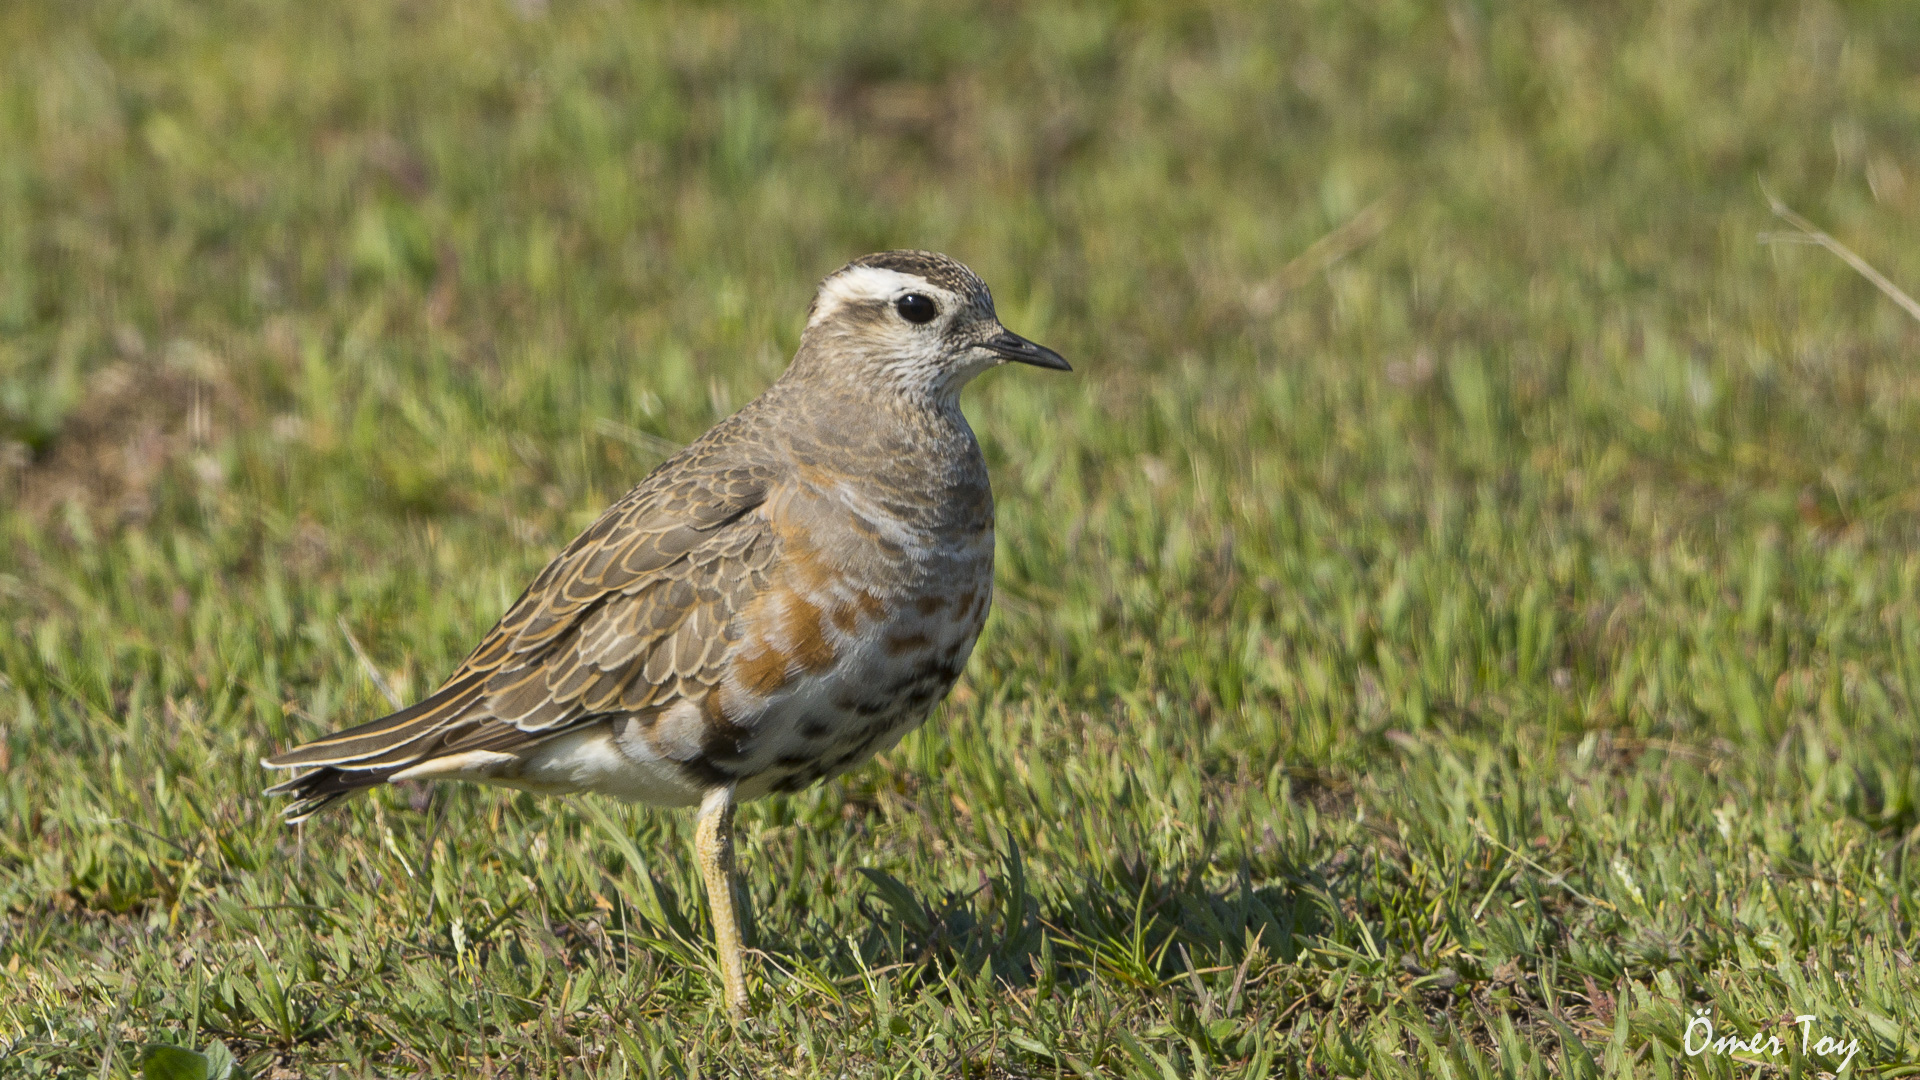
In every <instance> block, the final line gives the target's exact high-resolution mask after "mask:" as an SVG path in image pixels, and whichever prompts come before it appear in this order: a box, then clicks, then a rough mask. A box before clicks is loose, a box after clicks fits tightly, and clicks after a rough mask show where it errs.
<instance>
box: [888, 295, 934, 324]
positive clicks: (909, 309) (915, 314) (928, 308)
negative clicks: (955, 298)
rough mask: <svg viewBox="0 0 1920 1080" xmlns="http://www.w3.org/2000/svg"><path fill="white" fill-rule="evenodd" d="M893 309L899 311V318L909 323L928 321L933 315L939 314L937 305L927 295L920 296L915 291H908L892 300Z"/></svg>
mask: <svg viewBox="0 0 1920 1080" xmlns="http://www.w3.org/2000/svg"><path fill="white" fill-rule="evenodd" d="M893 309H894V310H895V311H898V312H899V313H900V317H901V318H903V319H905V320H907V321H908V322H910V323H930V322H932V321H933V317H934V316H935V315H938V314H940V308H939V306H938V305H936V304H935V303H934V302H933V301H932V300H931V299H929V298H928V297H925V296H922V295H920V294H919V293H917V292H910V293H908V294H907V295H905V296H903V297H901V298H900V299H898V300H895V301H894V302H893Z"/></svg>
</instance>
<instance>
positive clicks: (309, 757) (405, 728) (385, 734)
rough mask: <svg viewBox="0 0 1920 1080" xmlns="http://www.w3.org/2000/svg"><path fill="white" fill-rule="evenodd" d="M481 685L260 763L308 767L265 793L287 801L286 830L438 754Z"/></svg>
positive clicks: (476, 680)
mask: <svg viewBox="0 0 1920 1080" xmlns="http://www.w3.org/2000/svg"><path fill="white" fill-rule="evenodd" d="M486 680H487V676H486V674H485V673H484V672H475V673H473V674H470V675H467V676H465V677H464V678H460V679H456V680H455V681H453V682H450V683H448V684H447V685H445V686H443V687H441V688H440V689H439V690H436V691H435V692H434V693H432V694H430V695H428V697H427V698H426V699H425V700H423V701H421V702H420V703H418V704H416V705H412V706H409V707H407V708H405V709H401V710H400V711H399V712H397V713H394V714H393V715H391V716H383V717H381V718H380V719H378V720H375V721H373V722H371V723H366V724H361V725H360V726H359V727H354V728H348V729H347V730H345V731H336V732H334V733H333V734H331V735H326V736H322V737H321V738H318V739H315V740H314V741H312V742H310V743H307V744H305V745H304V746H296V747H294V748H293V749H291V750H289V751H287V752H286V753H284V754H276V755H274V756H273V757H270V758H264V759H262V760H261V762H260V764H262V765H265V766H266V767H267V768H270V769H294V768H299V767H301V766H312V767H313V768H312V770H311V771H309V772H305V773H301V774H300V775H299V776H296V777H294V778H292V779H291V780H287V781H285V782H283V783H279V784H275V785H274V786H273V787H270V788H268V789H267V790H266V792H265V793H266V794H268V795H291V796H292V797H293V802H292V803H290V804H289V805H288V806H287V808H286V809H285V810H284V811H283V813H284V814H285V815H286V819H287V823H288V824H290V825H291V824H295V823H297V822H301V821H305V820H306V819H307V818H309V817H312V816H313V815H314V814H315V813H317V812H319V811H320V810H321V809H323V808H325V807H327V806H329V805H331V804H333V803H335V802H337V801H339V800H341V799H344V798H346V797H347V796H348V795H351V794H353V793H354V792H356V791H358V790H360V789H361V788H368V787H373V786H374V785H376V784H384V783H386V782H387V778H388V777H390V776H392V775H393V774H394V773H397V772H399V771H400V770H402V769H404V768H406V767H407V766H409V765H412V764H414V763H416V762H418V761H420V760H421V759H422V758H427V757H432V756H433V755H434V754H435V753H437V752H439V749H440V747H441V745H442V744H443V743H444V742H445V735H446V733H447V731H448V726H449V725H450V724H456V723H457V721H458V720H459V719H460V716H461V714H462V713H464V712H466V711H467V709H468V708H469V707H470V706H471V705H472V704H473V703H474V702H475V701H478V700H479V699H480V697H481V696H482V695H483V694H484V693H485V692H486Z"/></svg>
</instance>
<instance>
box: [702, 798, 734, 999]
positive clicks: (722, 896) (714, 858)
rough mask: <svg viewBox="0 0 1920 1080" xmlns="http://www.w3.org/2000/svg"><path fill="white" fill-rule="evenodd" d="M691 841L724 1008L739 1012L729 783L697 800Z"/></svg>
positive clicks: (731, 811)
mask: <svg viewBox="0 0 1920 1080" xmlns="http://www.w3.org/2000/svg"><path fill="white" fill-rule="evenodd" d="M693 842H694V847H695V848H696V849H698V851H699V855H700V876H701V877H703V878H705V879H706V882H707V902H708V904H709V905H711V906H712V908H713V944H714V948H715V949H716V950H717V951H718V952H719V953H720V981H721V983H722V986H723V989H724V990H725V992H726V996H727V1011H728V1012H729V1013H732V1014H733V1015H734V1016H739V1015H741V1014H742V1013H744V1012H746V1009H747V976H746V956H745V953H744V952H743V950H742V949H741V946H740V920H739V917H738V916H737V915H736V914H735V912H734V905H733V785H732V784H728V785H727V786H725V787H717V788H714V789H713V790H712V791H709V792H707V797H706V798H704V799H702V800H700V817H699V819H698V821H697V822H696V823H695V824H694V831H693Z"/></svg>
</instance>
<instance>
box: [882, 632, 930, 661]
mask: <svg viewBox="0 0 1920 1080" xmlns="http://www.w3.org/2000/svg"><path fill="white" fill-rule="evenodd" d="M931 644H933V642H932V641H931V640H930V639H929V638H928V637H927V635H925V634H921V633H914V634H901V635H900V636H898V637H890V638H888V639H887V655H888V656H901V655H904V654H906V653H912V652H919V651H920V650H921V649H924V648H926V647H927V646H928V645H931Z"/></svg>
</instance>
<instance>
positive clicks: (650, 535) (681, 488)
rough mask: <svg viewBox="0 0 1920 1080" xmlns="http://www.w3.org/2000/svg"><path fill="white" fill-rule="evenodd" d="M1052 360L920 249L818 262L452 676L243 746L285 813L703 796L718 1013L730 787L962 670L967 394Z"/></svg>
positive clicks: (977, 511)
mask: <svg viewBox="0 0 1920 1080" xmlns="http://www.w3.org/2000/svg"><path fill="white" fill-rule="evenodd" d="M1010 362H1011V363H1019V364H1028V365H1032V366H1035V367H1039V368H1050V369H1055V370H1059V371H1071V370H1072V368H1071V366H1070V365H1069V364H1068V363H1067V361H1066V360H1065V359H1064V358H1062V357H1061V355H1060V354H1059V353H1057V352H1055V351H1053V350H1052V349H1049V348H1046V347H1045V346H1042V345H1038V344H1036V343H1034V342H1033V341H1030V340H1028V339H1027V338H1024V337H1021V336H1020V335H1018V334H1015V333H1013V332H1012V331H1010V330H1008V329H1007V328H1006V327H1004V326H1002V325H1001V324H1000V320H999V318H998V316H997V315H996V314H995V312H994V305H993V295H992V293H991V292H989V291H988V289H987V286H986V284H985V283H984V282H983V281H981V279H980V277H979V276H978V275H977V274H975V273H974V272H973V271H972V270H970V269H968V268H967V267H966V266H965V265H963V264H962V263H960V262H958V261H957V260H954V259H952V258H949V257H948V256H945V255H942V254H938V253H935V252H930V251H904V250H903V251H884V252H879V253H876V254H871V255H865V256H862V257H860V258H857V259H854V260H853V261H851V262H849V263H847V264H846V265H845V266H843V267H841V268H840V269H838V270H836V271H834V272H833V273H831V274H829V275H828V276H827V277H826V278H825V279H824V280H822V281H821V282H820V285H819V288H818V290H817V292H816V293H815V296H814V298H813V301H812V303H811V304H810V305H809V306H808V309H807V318H806V324H805V327H804V329H803V330H802V331H801V335H800V344H799V348H798V349H797V350H796V352H795V353H794V356H793V359H792V361H791V362H790V363H789V364H788V366H787V368H786V369H785V371H783V372H782V373H781V374H780V376H779V377H778V378H777V379H775V380H774V381H773V382H772V383H771V384H770V385H769V386H768V387H767V388H766V389H765V390H764V391H763V392H762V393H761V394H760V395H759V396H758V397H756V398H754V399H753V400H752V401H750V402H749V403H748V404H747V405H746V406H745V407H743V408H741V409H740V410H739V411H738V412H736V413H734V414H733V415H731V416H729V417H727V418H726V419H724V420H722V421H721V422H720V423H718V424H716V425H715V426H714V427H713V428H712V429H710V430H709V431H707V433H706V434H704V435H702V436H701V437H700V438H699V439H697V440H695V441H694V442H693V443H691V444H689V445H688V446H686V447H685V448H684V449H682V450H681V451H680V452H678V453H677V454H674V455H673V456H672V457H670V458H669V459H667V460H666V461H665V462H663V463H661V465H660V466H659V467H658V468H656V469H655V470H654V471H653V472H652V473H650V474H648V475H647V476H646V477H645V478H644V479H642V480H641V481H640V482H639V483H638V484H637V485H635V486H634V487H633V489H632V490H630V491H628V492H627V493H626V494H625V495H623V496H621V498H620V499H618V500H617V501H615V502H614V503H613V504H612V505H611V506H610V507H608V508H607V510H606V511H605V512H604V513H602V514H601V515H600V516H599V518H598V519H596V520H595V521H594V522H593V524H591V525H589V526H588V527H587V528H586V529H585V530H584V531H583V532H581V533H580V535H579V536H577V537H576V538H574V540H573V541H572V542H571V543H569V544H568V545H567V546H566V547H565V548H564V549H563V550H562V551H561V552H560V554H559V555H558V556H556V557H555V558H554V559H553V561H552V562H551V563H549V564H548V565H547V567H546V568H545V569H544V570H542V571H541V572H540V573H539V575H538V576H536V577H535V578H534V579H533V582H532V583H531V584H530V585H528V586H527V588H526V590H525V591H524V592H523V593H521V594H520V597H519V598H518V599H517V600H515V601H514V602H513V604H512V605H511V606H509V607H508V608H507V610H506V613H505V614H504V615H502V616H501V617H500V620H499V622H498V623H497V624H495V625H494V627H493V628H492V629H491V630H489V631H488V632H487V633H486V635H485V636H484V637H482V638H481V640H480V643H479V644H478V645H477V646H475V648H474V649H473V651H472V653H471V654H470V655H468V656H467V658H466V659H465V660H464V661H463V662H462V663H461V664H460V666H459V667H458V668H457V669H456V670H455V671H454V672H453V674H452V675H450V676H448V678H447V679H446V681H445V682H444V683H443V684H442V685H441V686H440V687H439V689H437V690H435V691H434V692H433V693H431V694H429V695H428V696H427V697H425V698H424V699H422V700H420V701H419V702H417V703H415V704H413V705H411V706H408V707H407V708H404V709H401V710H399V711H398V712H395V713H392V714H391V715H388V716H385V717H382V718H380V719H377V720H373V721H371V722H369V723H365V724H361V725H359V726H357V727H353V728H348V729H346V730H344V731H340V732H337V733H335V734H331V735H327V736H324V737H321V738H318V739H314V740H313V741H311V742H308V743H305V744H303V745H300V746H296V747H294V748H293V749H290V750H287V751H285V752H284V753H280V754H277V755H274V756H272V757H268V758H264V759H262V762H261V764H262V765H263V766H265V767H267V768H271V769H303V770H305V771H301V772H297V773H295V774H294V775H293V776H292V777H291V778H290V779H287V780H285V781H284V782H282V783H279V784H276V785H274V786H272V787H270V788H267V789H266V792H265V793H266V794H268V795H275V796H289V797H291V799H292V801H291V802H290V803H288V804H287V805H286V807H285V809H284V812H283V813H284V817H285V819H286V820H287V821H288V822H289V823H290V824H293V823H299V822H302V821H305V820H306V819H307V818H309V817H310V816H311V815H313V814H314V813H316V812H317V811H319V810H321V809H322V808H324V807H327V806H330V805H332V804H334V803H335V802H336V801H338V800H340V799H342V798H344V797H346V796H348V795H351V794H353V793H354V792H356V791H359V790H361V789H364V788H370V787H374V786H376V785H379V784H383V783H384V784H391V783H398V782H403V781H420V780H433V781H439V780H464V781H477V782H481V783H486V784H492V785H499V786H504V787H509V788H517V789H521V790H525V791H531V792H536V793H542V794H568V793H597V794H600V795H606V796H612V797H614V798H616V799H620V800H624V801H629V802H640V803H646V804H651V805H654V806H662V807H688V806H691V807H697V808H698V809H697V811H696V815H697V816H696V819H695V829H694V846H695V851H696V856H697V860H698V863H699V868H700V873H701V877H702V880H703V883H704V884H705V886H706V891H707V899H708V904H709V907H710V910H711V912H712V917H713V919H712V921H713V930H714V945H715V951H716V953H717V954H718V960H719V967H720V974H721V983H722V987H721V989H722V993H723V995H724V1002H725V1006H726V1009H727V1011H728V1013H729V1014H731V1015H732V1016H734V1017H736V1018H737V1017H739V1016H741V1015H742V1014H744V1013H745V1012H746V1011H747V1008H748V1005H749V998H748V993H747V984H746V964H745V950H744V949H743V947H742V944H741V937H740V929H739V919H738V914H737V912H736V910H735V902H734V852H733V847H734V845H733V817H734V809H735V807H736V806H737V805H738V804H739V803H741V802H744V801H746V800H749V799H754V798H759V797H761V796H765V795H770V794H776V793H790V792H795V791H799V790H801V789H803V788H806V787H807V786H809V785H812V784H815V783H819V782H821V781H824V780H827V779H830V778H832V777H835V776H838V775H840V774H842V773H844V772H846V771H847V770H849V769H851V768H853V767H855V766H857V765H859V764H861V763H863V762H865V761H866V760H868V759H869V758H871V757H873V756H874V755H875V754H878V753H881V752H884V751H885V750H887V749H889V748H891V747H892V746H893V745H894V744H896V743H897V742H899V741H900V739H901V738H902V737H903V736H904V735H905V734H906V733H907V732H909V731H911V730H913V729H914V728H916V727H918V726H919V725H920V724H921V723H922V722H924V721H925V720H926V718H927V716H928V714H929V713H930V712H931V711H932V709H933V707H934V705H936V704H937V703H938V702H939V701H940V700H941V699H943V698H944V697H945V696H946V694H947V692H948V691H949V690H950V689H952V687H953V685H954V683H955V681H956V680H957V679H958V678H959V677H960V674H961V673H962V671H963V670H964V669H965V666H966V663H967V659H968V657H969V656H970V655H971V654H972V652H973V647H974V643H975V642H976V641H977V640H978V638H979V636H980V631H981V628H982V626H984V625H985V622H986V618H987V611H988V608H989V606H990V605H991V603H992V601H993V552H994V504H993V491H992V487H991V485H990V484H989V481H988V476H987V467H986V461H985V459H984V458H983V457H982V455H981V452H980V444H979V441H978V440H977V439H976V438H975V436H974V433H973V429H972V428H971V427H970V426H969V425H968V423H967V418H966V417H965V416H964V415H963V414H962V412H961V409H960V391H961V388H962V387H964V386H965V385H966V384H967V383H968V382H969V381H970V380H972V379H973V378H974V377H975V376H977V375H979V374H981V373H982V372H985V371H987V370H988V369H990V368H994V367H998V366H1000V365H1003V364H1007V363H1010Z"/></svg>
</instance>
